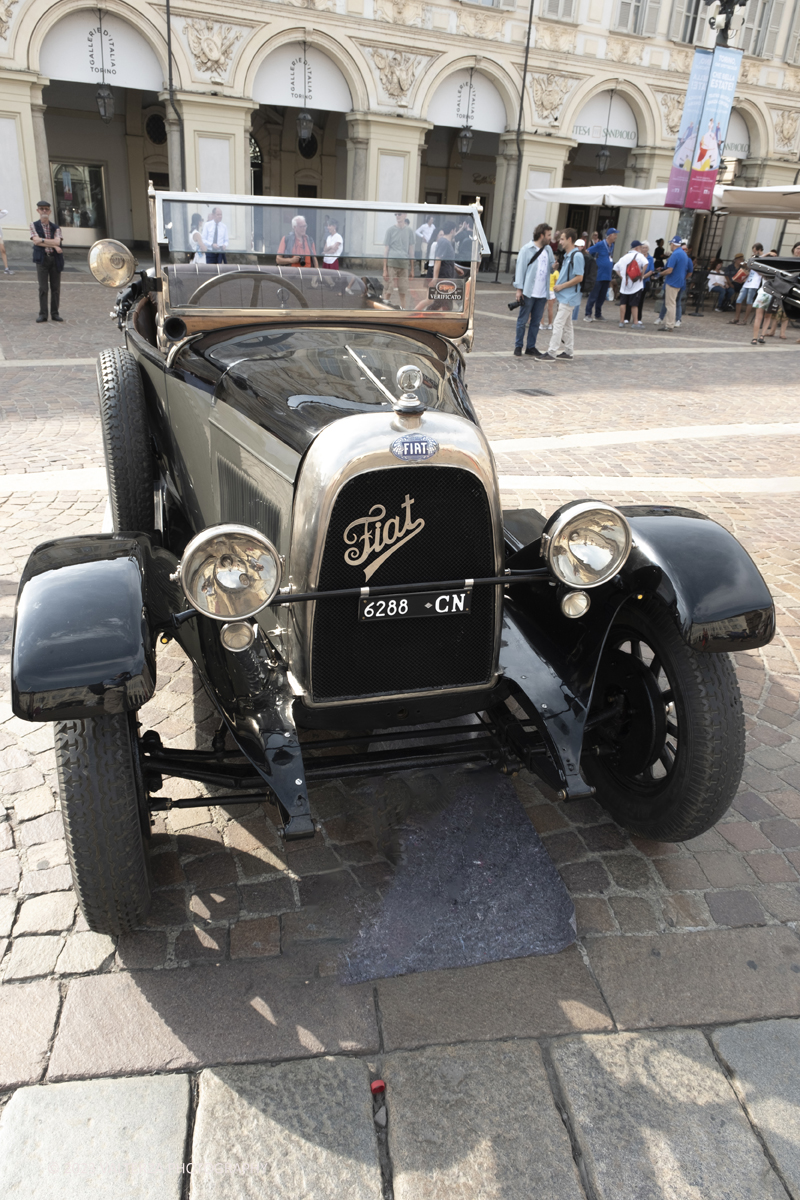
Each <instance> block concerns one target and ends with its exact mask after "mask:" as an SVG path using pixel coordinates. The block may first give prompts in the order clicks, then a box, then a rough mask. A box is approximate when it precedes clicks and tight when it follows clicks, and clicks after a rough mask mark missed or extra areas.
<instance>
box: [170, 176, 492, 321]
mask: <svg viewBox="0 0 800 1200" xmlns="http://www.w3.org/2000/svg"><path fill="white" fill-rule="evenodd" d="M156 209H157V237H158V241H159V243H160V244H161V247H162V261H163V260H164V259H166V258H167V257H168V258H169V259H170V260H171V262H170V263H169V265H166V264H165V265H164V273H165V276H166V280H167V293H168V302H169V306H170V307H171V308H175V307H192V308H195V307H200V308H206V309H207V308H214V309H220V308H224V309H239V310H241V309H259V310H264V309H269V310H275V309H278V310H300V309H303V308H308V309H312V310H320V309H322V310H328V311H329V310H337V311H339V312H341V311H342V310H349V311H352V310H359V311H363V310H364V309H376V308H392V309H395V310H398V309H399V310H401V311H404V312H407V313H412V312H418V313H420V314H424V313H452V314H458V313H464V312H465V311H466V310H467V301H468V292H469V283H470V279H471V277H472V276H473V274H474V270H475V268H476V266H477V262H478V260H479V258H480V256H481V254H482V253H483V252H484V250H485V248H486V243H485V238H484V234H483V230H482V228H481V226H480V221H479V218H478V216H477V212H476V210H474V209H466V208H463V207H462V208H459V207H454V208H453V209H437V210H436V211H433V210H426V209H424V208H423V209H419V208H416V209H411V208H408V209H406V210H402V209H400V208H398V209H397V210H393V209H392V208H391V206H387V205H382V206H375V207H374V208H373V207H371V206H370V205H358V206H356V205H354V206H352V207H350V206H348V205H347V204H339V203H336V202H326V201H322V200H313V201H308V200H304V199H298V200H296V201H290V200H285V199H280V200H277V199H271V198H268V197H257V198H256V197H254V198H252V200H247V201H245V200H242V199H241V198H239V197H235V198H233V197H228V198H227V199H223V200H220V201H214V200H207V199H204V200H201V199H200V197H199V196H196V197H189V198H187V197H186V196H185V195H182V196H180V198H178V197H176V196H174V195H172V196H170V195H169V194H166V195H165V194H163V193H162V194H161V195H159V196H158V197H157V200H156ZM164 243H166V247H167V248H168V250H169V255H168V256H167V255H166V254H164Z"/></svg>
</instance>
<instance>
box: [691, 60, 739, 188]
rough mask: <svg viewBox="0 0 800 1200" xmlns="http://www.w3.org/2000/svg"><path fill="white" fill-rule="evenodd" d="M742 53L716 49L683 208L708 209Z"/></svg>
mask: <svg viewBox="0 0 800 1200" xmlns="http://www.w3.org/2000/svg"><path fill="white" fill-rule="evenodd" d="M741 64H742V51H741V50H734V49H732V48H731V47H730V46H716V47H715V48H714V59H713V61H712V63H711V74H710V75H709V77H708V86H707V88H706V99H705V103H704V105H703V112H702V115H701V117H700V130H699V136H698V139H697V145H696V146H695V151H694V156H693V158H692V170H691V174H690V176H689V188H688V190H687V192H686V203H685V207H686V208H711V207H712V206H713V201H714V184H715V183H716V182H717V175H718V174H719V164H720V160H721V158H722V148H723V146H724V145H725V138H726V137H727V135H728V121H729V120H730V116H731V109H732V108H733V97H734V93H735V91H736V84H737V83H738V81H739V68H740V66H741Z"/></svg>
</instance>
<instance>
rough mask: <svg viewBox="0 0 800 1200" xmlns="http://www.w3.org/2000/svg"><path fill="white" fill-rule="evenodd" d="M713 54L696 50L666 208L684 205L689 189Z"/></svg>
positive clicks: (673, 157)
mask: <svg viewBox="0 0 800 1200" xmlns="http://www.w3.org/2000/svg"><path fill="white" fill-rule="evenodd" d="M712 57H713V56H712V53H711V51H710V50H695V52H694V62H693V63H692V73H691V75H690V76H689V86H688V87H687V89H686V100H685V101H684V105H683V116H682V117H681V127H680V130H679V132H678V141H677V144H676V146H675V153H674V154H673V156H672V169H671V171H670V173H669V183H668V184H667V198H666V200H665V201H664V205H665V207H666V208H683V207H684V201H685V199H686V192H687V189H688V187H689V175H690V172H691V169H692V160H693V159H694V151H695V146H696V145H697V131H698V129H699V128H700V117H701V114H702V111H703V103H704V101H705V98H706V87H707V85H708V78H709V75H710V74H711V60H712Z"/></svg>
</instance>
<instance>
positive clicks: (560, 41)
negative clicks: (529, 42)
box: [536, 25, 575, 54]
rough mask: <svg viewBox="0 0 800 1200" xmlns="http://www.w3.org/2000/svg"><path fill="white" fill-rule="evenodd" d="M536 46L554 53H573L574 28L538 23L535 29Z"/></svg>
mask: <svg viewBox="0 0 800 1200" xmlns="http://www.w3.org/2000/svg"><path fill="white" fill-rule="evenodd" d="M536 47H537V49H541V50H552V51H554V52H555V53H556V54H573V53H574V51H575V30H574V29H569V28H568V27H565V26H564V25H540V26H539V27H538V29H537V30H536Z"/></svg>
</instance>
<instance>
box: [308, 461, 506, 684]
mask: <svg viewBox="0 0 800 1200" xmlns="http://www.w3.org/2000/svg"><path fill="white" fill-rule="evenodd" d="M406 496H409V497H410V498H411V499H412V500H413V505H412V507H411V510H410V511H411V518H412V520H419V518H422V519H423V520H424V521H425V527H424V528H423V529H421V530H420V532H419V533H417V534H416V536H414V537H413V538H411V539H410V540H408V541H407V542H405V543H404V544H402V545H400V546H399V548H398V549H397V550H395V551H394V553H392V554H391V555H390V556H389V558H387V559H386V560H385V561H384V562H383V563H382V565H381V566H380V567H379V568H378V569H377V570H376V572H375V573H374V575H372V576H371V577H370V579H369V580H366V579H365V572H364V568H365V566H369V564H370V563H371V562H372V561H373V560H374V559H375V558H376V557H378V556H377V555H374V554H373V555H371V556H370V557H369V559H368V560H367V561H366V563H364V564H363V565H360V566H357V567H356V566H352V565H350V564H348V563H346V562H345V559H344V552H345V550H346V549H347V544H346V543H345V541H344V533H345V530H346V529H347V527H348V525H350V524H351V522H353V521H358V520H359V519H361V518H364V517H366V516H367V515H368V514H369V512H370V510H371V509H372V508H373V506H374V505H382V506H383V507H384V508H385V510H386V518H385V520H387V521H388V520H390V519H391V518H392V517H393V516H398V517H399V518H400V528H401V529H402V527H403V522H404V520H405V511H406V510H405V509H404V508H403V502H404V500H405V498H406ZM401 540H402V539H401ZM494 573H495V564H494V542H493V536H492V519H491V512H490V509H489V502H488V499H487V496H486V492H485V490H484V487H483V485H482V484H481V482H480V480H479V479H477V478H476V477H475V476H474V475H472V474H471V473H470V472H469V471H464V470H462V469H461V468H458V467H439V466H417V467H411V466H407V467H402V468H395V469H392V470H382V471H370V472H367V473H365V474H363V475H359V476H357V477H356V478H355V479H351V480H350V481H349V483H347V484H345V486H344V487H343V488H342V490H341V492H340V493H339V495H338V497H337V499H336V502H335V504H334V508H333V513H332V516H331V521H330V524H329V526H328V533H327V538H326V542H325V550H324V553H323V558H322V568H321V571H320V577H319V582H318V587H319V589H320V590H323V589H324V590H327V589H333V588H344V587H362V586H375V587H377V586H383V585H394V584H397V585H398V587H400V586H402V584H404V583H425V582H427V581H428V580H430V581H435V580H439V579H441V580H445V579H465V578H476V577H479V576H482V575H493V574H494ZM495 594H496V589H495V588H494V587H492V586H490V585H489V586H486V585H485V586H483V587H476V588H474V589H473V592H472V602H471V612H470V613H469V614H463V615H461V614H459V615H458V616H446V617H422V618H413V619H406V620H403V619H391V618H389V619H386V620H381V621H375V622H374V623H373V622H367V621H359V619H358V600H357V599H356V598H355V597H347V598H343V599H341V600H335V599H330V600H319V601H317V604H316V613H315V617H314V629H313V645H312V655H311V681H312V694H313V697H314V699H315V700H317V701H326V700H335V699H347V698H353V697H356V696H374V695H380V694H387V693H396V692H408V691H427V690H434V689H436V688H445V687H463V686H469V685H472V684H478V685H480V684H482V683H486V682H487V681H488V680H489V679H490V677H491V673H492V665H493V664H492V655H493V649H494V615H495Z"/></svg>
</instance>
